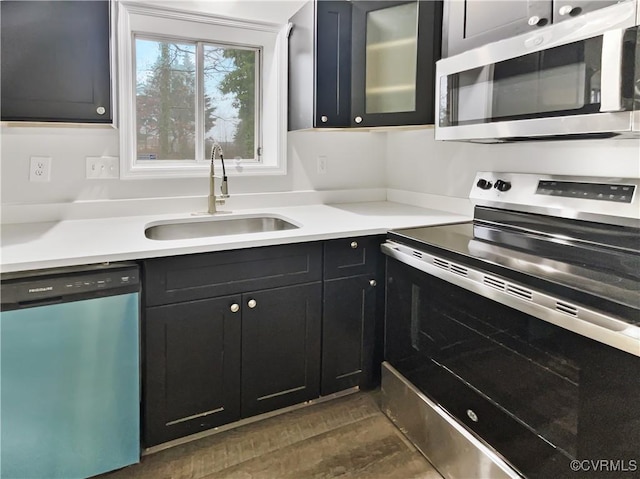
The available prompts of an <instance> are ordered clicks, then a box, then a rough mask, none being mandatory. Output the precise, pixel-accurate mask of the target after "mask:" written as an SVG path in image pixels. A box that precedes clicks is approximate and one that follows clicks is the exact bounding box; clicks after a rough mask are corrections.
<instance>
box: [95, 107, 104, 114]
mask: <svg viewBox="0 0 640 479" xmlns="http://www.w3.org/2000/svg"><path fill="white" fill-rule="evenodd" d="M106 112H107V110H106V109H105V107H103V106H99V107H98V108H96V113H97V114H98V115H104V114H105V113H106Z"/></svg>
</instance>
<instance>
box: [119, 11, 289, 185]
mask: <svg viewBox="0 0 640 479" xmlns="http://www.w3.org/2000/svg"><path fill="white" fill-rule="evenodd" d="M285 30H286V28H285V26H282V25H277V24H271V23H263V22H254V21H246V20H235V19H230V18H225V17H219V16H215V15H211V14H207V13H200V12H198V13H192V12H187V11H182V10H174V9H169V8H165V7H158V6H154V5H141V4H134V3H129V2H120V4H119V12H118V59H119V75H118V83H119V113H120V121H119V124H120V150H121V155H120V156H121V177H122V178H158V177H197V176H206V174H207V173H208V171H209V163H210V154H209V153H210V149H211V144H212V143H213V142H214V141H215V142H218V143H220V144H221V145H222V147H223V149H224V151H225V159H226V160H231V161H227V171H228V173H229V175H230V176H233V175H237V174H243V175H247V174H248V175H263V174H284V173H286V161H285V158H286V124H285V121H286V111H285V110H284V108H283V107H282V105H283V104H285V105H286V101H285V98H286V62H285V61H284V58H286V38H285V33H286V32H285Z"/></svg>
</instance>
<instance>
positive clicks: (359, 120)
mask: <svg viewBox="0 0 640 479" xmlns="http://www.w3.org/2000/svg"><path fill="white" fill-rule="evenodd" d="M354 120H355V122H356V123H357V124H360V123H362V117H361V116H356V117H355V118H354Z"/></svg>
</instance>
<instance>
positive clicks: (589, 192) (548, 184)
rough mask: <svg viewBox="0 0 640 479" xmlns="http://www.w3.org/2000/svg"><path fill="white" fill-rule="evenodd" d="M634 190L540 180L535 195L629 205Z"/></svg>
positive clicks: (623, 187)
mask: <svg viewBox="0 0 640 479" xmlns="http://www.w3.org/2000/svg"><path fill="white" fill-rule="evenodd" d="M635 188H636V187H635V185H620V184H606V183H578V182H574V181H556V180H540V181H539V182H538V189H537V190H536V194H538V195H547V196H564V197H566V198H583V199H588V200H600V201H614V202H617V203H631V201H632V199H633V194H634V192H635Z"/></svg>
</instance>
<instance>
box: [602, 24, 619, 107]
mask: <svg viewBox="0 0 640 479" xmlns="http://www.w3.org/2000/svg"><path fill="white" fill-rule="evenodd" d="M624 33H625V30H624V29H620V30H610V31H608V32H605V33H604V34H603V35H602V64H601V65H602V69H601V72H602V73H601V79H600V91H601V97H600V111H601V112H610V111H611V112H612V111H621V110H622V109H623V107H622V46H623V38H624Z"/></svg>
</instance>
